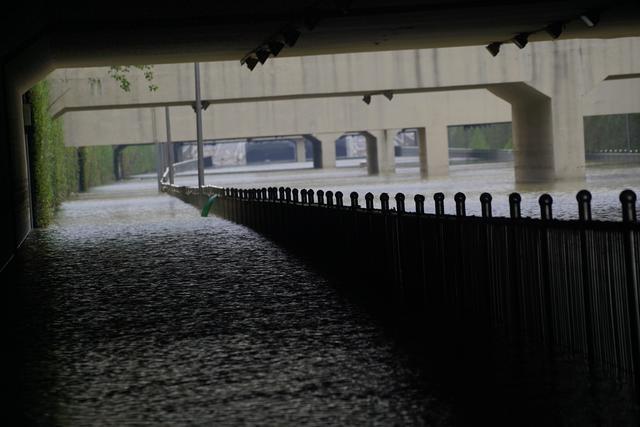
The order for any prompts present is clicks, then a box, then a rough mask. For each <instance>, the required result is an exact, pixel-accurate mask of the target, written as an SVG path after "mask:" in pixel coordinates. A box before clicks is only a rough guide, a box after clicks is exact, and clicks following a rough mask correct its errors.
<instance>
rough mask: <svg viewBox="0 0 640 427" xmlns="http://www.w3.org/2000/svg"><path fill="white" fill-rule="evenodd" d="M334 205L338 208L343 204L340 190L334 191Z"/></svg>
mask: <svg viewBox="0 0 640 427" xmlns="http://www.w3.org/2000/svg"><path fill="white" fill-rule="evenodd" d="M336 206H337V207H339V208H341V207H342V206H344V201H343V195H342V191H336Z"/></svg>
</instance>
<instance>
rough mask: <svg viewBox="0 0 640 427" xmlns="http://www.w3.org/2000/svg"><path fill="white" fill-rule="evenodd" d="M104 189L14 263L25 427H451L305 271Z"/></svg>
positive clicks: (235, 235) (366, 328)
mask: <svg viewBox="0 0 640 427" xmlns="http://www.w3.org/2000/svg"><path fill="white" fill-rule="evenodd" d="M112 189H114V195H118V194H119V195H120V197H118V198H110V197H108V195H104V194H103V195H102V197H101V198H100V199H89V200H76V201H73V202H68V203H65V204H64V206H63V208H62V210H61V212H60V214H59V216H58V220H57V222H56V224H55V225H53V226H52V227H50V228H49V229H46V230H36V231H35V232H34V233H33V234H32V235H31V236H30V238H29V240H28V241H27V242H26V244H25V248H24V251H23V253H22V254H21V257H20V260H19V265H20V266H21V269H22V270H23V273H22V277H21V278H20V279H19V289H18V291H17V292H18V294H17V296H16V298H17V300H18V301H16V303H19V304H20V312H19V313H18V314H17V316H18V318H19V322H18V323H19V325H20V326H19V330H18V333H17V336H18V339H19V342H20V346H21V349H20V350H21V358H22V362H23V370H22V373H21V378H20V383H21V386H20V388H21V390H20V393H21V400H22V407H21V411H22V414H23V416H24V417H25V418H26V420H27V421H28V422H30V423H34V424H39V425H96V424H112V425H122V424H123V423H134V424H135V423H142V422H147V423H150V424H152V425H159V424H163V425H176V424H183V423H187V424H188V423H192V422H197V423H199V424H200V423H201V424H205V425H218V424H249V425H255V424H267V425H282V424H289V425H299V424H309V423H310V424H315V425H348V424H351V425H352V424H380V425H393V424H422V423H427V424H432V425H438V424H448V421H447V420H449V418H450V415H449V407H448V406H447V404H446V403H443V402H442V401H441V400H438V399H436V398H434V397H433V396H432V395H431V393H430V391H429V390H428V389H426V388H425V383H424V382H422V381H421V380H420V378H419V376H418V375H416V372H414V371H412V370H411V368H410V367H409V366H408V365H407V364H405V363H404V358H403V357H402V356H401V355H400V354H398V351H397V349H396V348H395V346H394V342H393V340H391V339H389V338H388V337H387V336H386V335H385V333H384V332H383V331H382V330H381V329H380V328H379V327H378V326H377V325H376V324H375V322H374V321H373V320H372V319H371V318H370V317H369V316H368V315H367V314H366V313H364V312H363V311H362V310H360V309H358V308H357V307H355V306H354V305H352V304H350V303H349V302H348V301H346V300H345V298H343V297H342V296H340V295H339V294H338V293H337V292H336V291H335V290H334V288H332V287H331V286H330V284H329V283H328V282H327V280H325V279H323V278H322V277H320V276H319V275H318V274H316V273H314V272H313V271H312V270H311V269H310V268H308V267H306V266H305V265H304V264H303V263H302V262H301V261H300V260H298V259H296V258H295V257H293V256H292V255H290V254H288V253H286V252H285V251H283V250H282V249H281V248H279V247H278V246H276V245H275V244H273V243H271V242H270V241H268V240H266V239H265V238H263V237H261V236H260V235H258V234H256V233H255V232H253V231H251V230H249V229H246V228H244V227H242V226H238V225H235V224H232V223H229V222H226V221H223V220H220V219H216V218H201V217H199V215H198V212H197V211H196V210H195V209H194V208H193V207H191V206H189V205H186V204H183V203H182V202H181V201H179V200H176V199H172V198H170V197H168V196H157V195H156V196H142V195H137V194H135V193H134V194H131V195H130V196H129V197H123V195H122V193H121V192H122V191H123V190H125V189H126V186H120V187H119V186H113V187H112Z"/></svg>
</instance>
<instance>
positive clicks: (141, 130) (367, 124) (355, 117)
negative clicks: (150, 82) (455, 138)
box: [62, 89, 511, 146]
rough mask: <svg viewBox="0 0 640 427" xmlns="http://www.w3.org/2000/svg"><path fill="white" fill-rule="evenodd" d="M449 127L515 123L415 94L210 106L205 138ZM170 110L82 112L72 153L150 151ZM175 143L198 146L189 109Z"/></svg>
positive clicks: (177, 110)
mask: <svg viewBox="0 0 640 427" xmlns="http://www.w3.org/2000/svg"><path fill="white" fill-rule="evenodd" d="M440 116H442V117H446V119H447V122H446V124H447V125H456V124H469V123H492V122H504V121H509V120H510V119H511V114H510V106H509V104H508V103H507V102H505V101H503V100H501V99H499V98H498V97H496V96H494V95H492V94H491V93H489V92H488V91H486V90H482V89H478V90H469V91H457V92H437V93H414V94H405V95H398V96H395V97H394V98H393V100H391V101H388V100H387V99H385V98H383V97H378V98H376V99H373V100H372V102H371V104H370V105H366V104H365V103H364V102H362V100H361V99H360V97H352V98H344V97H343V98H323V99H300V100H295V101H270V102H260V103H238V104H226V105H216V106H210V107H209V108H208V109H207V110H206V111H205V112H204V113H203V120H204V129H203V131H204V138H205V139H207V140H214V139H232V138H259V137H271V136H286V135H303V134H309V133H311V134H321V133H334V132H341V133H345V132H359V131H361V130H363V129H366V130H381V129H392V128H412V127H420V126H424V124H425V122H427V121H428V120H429V118H431V117H440ZM164 117H165V113H164V109H127V110H124V109H120V110H100V111H78V112H73V113H67V114H65V116H64V117H63V119H62V120H63V126H64V132H65V143H66V144H67V145H70V146H83V145H113V144H145V143H154V142H156V141H158V140H160V141H163V140H164V138H165V133H166V130H165V129H166V126H165V123H164ZM171 132H172V139H173V140H174V141H193V140H194V139H195V117H194V113H193V110H192V109H191V107H172V108H171Z"/></svg>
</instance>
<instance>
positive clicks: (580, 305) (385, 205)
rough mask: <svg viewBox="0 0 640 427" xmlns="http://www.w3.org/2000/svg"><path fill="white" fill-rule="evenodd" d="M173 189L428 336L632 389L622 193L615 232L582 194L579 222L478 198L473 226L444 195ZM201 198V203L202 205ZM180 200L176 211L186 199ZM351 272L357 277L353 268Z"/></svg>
mask: <svg viewBox="0 0 640 427" xmlns="http://www.w3.org/2000/svg"><path fill="white" fill-rule="evenodd" d="M185 189H186V187H182V189H179V188H174V189H171V190H170V191H169V192H178V193H181V192H187V193H189V192H190V193H189V194H191V195H190V196H187V197H186V198H188V199H190V200H187V201H190V203H194V204H198V203H202V200H206V197H207V195H212V194H218V195H219V196H220V197H219V201H218V202H217V203H216V204H215V206H214V212H215V213H216V214H218V215H220V216H222V217H224V218H226V219H229V220H232V221H235V222H237V223H240V224H244V225H247V226H249V227H251V228H253V229H255V230H257V231H258V232H260V233H263V234H266V235H268V236H270V237H271V238H273V239H274V240H277V241H280V242H283V243H285V244H287V245H290V246H292V247H294V248H296V249H298V250H302V251H305V252H306V253H309V254H311V255H313V256H314V257H317V259H320V260H321V261H322V263H323V264H324V265H325V266H332V267H333V268H334V269H335V270H336V271H340V272H344V274H345V275H347V274H348V275H352V276H355V277H357V278H358V279H359V280H357V281H356V282H357V283H360V284H364V285H363V286H366V287H367V292H369V293H371V294H375V295H377V296H378V297H379V298H381V299H382V300H384V301H386V303H387V304H389V305H393V306H395V307H396V308H398V309H400V310H402V311H404V312H410V313H414V314H415V315H417V318H419V319H422V320H421V324H422V326H423V327H424V328H425V329H427V330H429V333H431V334H440V336H448V337H451V336H456V334H458V333H459V332H460V331H462V330H464V331H465V335H466V336H469V334H471V335H475V336H478V337H483V336H489V335H491V334H494V333H496V332H499V333H500V334H502V335H503V336H505V337H507V338H508V339H509V341H510V342H515V343H525V342H526V343H527V344H535V345H538V346H541V347H542V348H543V349H545V350H547V351H548V353H549V354H552V355H553V354H563V355H566V354H574V355H581V357H584V359H585V360H586V361H587V362H588V363H589V366H590V367H593V368H594V369H598V370H601V371H605V372H607V373H611V374H614V375H616V376H620V375H622V376H623V377H628V378H631V379H632V383H634V384H635V385H636V387H638V386H639V385H640V314H639V310H640V302H639V301H640V299H639V294H640V285H639V277H640V224H638V222H637V217H636V207H635V205H636V195H635V193H634V192H633V191H631V190H625V191H623V192H622V193H621V194H620V202H621V219H622V221H621V222H604V221H593V220H592V218H591V194H590V193H589V192H588V191H586V190H583V191H581V192H579V193H578V195H577V202H578V209H577V210H578V218H579V219H576V220H569V221H567V220H555V219H553V211H552V204H553V200H552V198H551V196H550V195H548V194H544V195H542V196H541V197H540V199H539V204H540V218H539V219H532V218H522V216H521V210H520V202H521V197H520V195H519V194H517V193H513V194H511V195H510V197H509V205H510V217H509V218H498V217H493V216H492V209H491V203H492V197H491V195H490V194H488V193H484V194H482V195H481V196H480V202H481V205H482V216H481V217H472V216H467V215H466V207H465V201H466V197H465V195H464V194H462V193H457V194H456V195H455V204H456V213H455V215H448V214H445V210H444V194H442V193H436V194H435V195H434V196H433V199H434V204H435V214H426V213H425V208H424V206H425V201H426V199H425V197H424V196H423V195H416V196H415V198H414V203H415V212H406V210H405V196H404V194H402V193H398V194H397V195H396V196H395V208H391V207H390V206H389V203H390V197H389V195H388V194H386V193H382V194H381V195H380V202H381V209H375V208H374V204H373V199H374V196H373V194H371V193H367V194H366V195H365V196H364V207H363V206H361V205H360V196H359V194H358V193H355V192H353V193H351V194H350V195H349V200H348V201H347V202H346V203H345V200H344V195H343V194H342V193H341V192H339V191H338V192H336V193H333V192H332V191H323V190H318V191H314V190H306V189H305V190H301V191H299V190H297V189H291V188H283V187H280V188H274V187H272V188H261V189H237V188H225V189H221V188H217V187H214V188H210V189H205V190H203V192H202V193H199V192H198V190H197V189H191V190H185ZM202 194H205V195H204V196H203V195H202ZM183 200H185V198H184V195H183ZM357 266H361V267H360V268H357Z"/></svg>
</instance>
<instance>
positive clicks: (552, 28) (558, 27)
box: [544, 22, 564, 40]
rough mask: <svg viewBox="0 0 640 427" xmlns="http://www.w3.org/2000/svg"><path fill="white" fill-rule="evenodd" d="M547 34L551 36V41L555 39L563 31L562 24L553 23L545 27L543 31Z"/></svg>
mask: <svg viewBox="0 0 640 427" xmlns="http://www.w3.org/2000/svg"><path fill="white" fill-rule="evenodd" d="M544 30H545V31H546V32H547V34H549V35H550V36H551V38H552V39H554V40H555V39H557V38H558V37H560V34H562V30H564V22H553V23H551V24H549V25H547V26H546V28H545V29H544Z"/></svg>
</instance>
